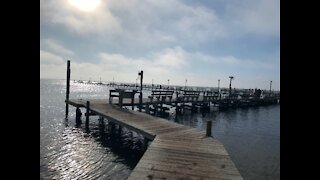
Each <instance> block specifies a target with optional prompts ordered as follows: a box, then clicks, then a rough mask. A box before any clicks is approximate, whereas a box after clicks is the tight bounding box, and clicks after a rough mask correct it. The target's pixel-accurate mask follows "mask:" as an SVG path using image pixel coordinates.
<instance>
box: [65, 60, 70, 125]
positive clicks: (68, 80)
mask: <svg viewBox="0 0 320 180" xmlns="http://www.w3.org/2000/svg"><path fill="white" fill-rule="evenodd" d="M70 72H71V70H70V60H68V62H67V91H66V100H67V101H68V100H69V92H70ZM68 114H69V104H68V103H67V102H66V117H65V118H66V119H67V118H68Z"/></svg>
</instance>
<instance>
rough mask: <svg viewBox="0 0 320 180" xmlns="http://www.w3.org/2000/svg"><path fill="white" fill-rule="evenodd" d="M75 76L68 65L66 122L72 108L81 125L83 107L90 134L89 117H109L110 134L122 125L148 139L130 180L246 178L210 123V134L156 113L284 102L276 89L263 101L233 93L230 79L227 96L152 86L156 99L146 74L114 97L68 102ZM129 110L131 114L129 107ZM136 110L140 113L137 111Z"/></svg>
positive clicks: (255, 95)
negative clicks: (276, 92) (148, 93)
mask: <svg viewBox="0 0 320 180" xmlns="http://www.w3.org/2000/svg"><path fill="white" fill-rule="evenodd" d="M70 72H71V70H70V61H68V67H67V88H66V100H65V103H66V118H67V117H68V113H69V105H72V106H74V107H76V123H77V124H79V123H81V115H82V113H81V110H80V108H84V109H85V111H86V112H85V117H86V118H85V126H86V129H87V130H89V121H90V116H100V120H103V119H104V118H106V119H107V121H108V128H110V130H111V132H113V131H114V130H115V129H116V126H118V131H119V132H121V129H122V128H123V127H124V128H126V129H128V130H130V131H134V132H136V133H138V134H140V135H142V136H143V137H144V147H145V148H146V149H147V150H146V152H145V154H144V155H143V157H142V158H141V159H140V161H139V163H138V164H137V165H136V167H135V168H134V169H133V171H132V173H131V174H130V176H129V178H128V179H243V178H242V176H241V175H240V173H239V171H238V170H237V168H236V167H235V165H234V163H233V162H232V160H231V158H230V156H229V155H228V153H227V151H226V150H225V148H224V146H223V145H222V144H221V143H220V142H219V141H218V140H217V139H215V138H214V137H212V135H211V134H212V133H211V129H212V122H211V121H207V122H206V123H207V129H206V131H199V130H196V129H194V128H190V127H186V126H184V125H181V124H177V123H174V122H171V121H168V120H166V119H162V118H160V117H156V116H152V115H160V116H162V115H163V114H166V111H167V110H168V109H169V108H168V106H171V107H175V110H176V114H179V113H181V112H184V111H185V110H191V112H197V111H198V109H200V110H202V111H207V110H210V106H211V105H216V106H218V107H219V108H220V109H221V108H222V109H223V108H229V107H243V106H256V105H262V104H274V103H279V102H280V94H275V93H271V90H270V93H269V94H267V95H266V96H264V97H263V98H261V92H260V93H257V91H255V92H254V93H252V92H251V91H249V92H248V93H247V92H245V93H243V92H241V93H236V92H235V91H232V89H231V79H230V88H229V91H228V93H225V92H223V91H220V89H218V92H215V91H208V90H204V89H202V90H199V89H198V90H193V89H187V88H186V87H185V88H184V89H182V88H174V89H170V88H169V87H168V88H167V89H162V88H161V87H160V88H159V89H157V88H154V87H153V86H152V87H151V89H150V90H151V95H149V96H147V97H144V96H143V90H145V89H147V88H146V86H144V85H143V84H142V82H143V71H141V72H139V76H140V78H141V79H140V86H135V88H130V87H125V88H120V87H119V86H118V87H116V88H114V89H111V90H109V99H98V100H96V99H95V100H93V99H91V100H90V99H69V92H70ZM97 85H103V83H101V82H100V83H98V84H97ZM113 85H114V84H113ZM144 87H145V89H144ZM270 89H271V86H270ZM106 93H107V92H106ZM136 94H138V95H139V96H138V98H136ZM226 94H227V95H226ZM125 106H127V107H131V108H129V109H132V110H129V109H124V108H123V107H125ZM135 107H137V108H138V109H139V111H140V112H138V111H134V109H135ZM143 112H145V113H143Z"/></svg>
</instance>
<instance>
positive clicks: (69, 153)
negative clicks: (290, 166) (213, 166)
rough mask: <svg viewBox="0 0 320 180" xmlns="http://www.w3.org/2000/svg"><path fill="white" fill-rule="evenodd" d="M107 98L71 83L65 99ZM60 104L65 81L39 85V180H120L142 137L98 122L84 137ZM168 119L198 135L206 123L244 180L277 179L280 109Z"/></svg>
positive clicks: (103, 89)
mask: <svg viewBox="0 0 320 180" xmlns="http://www.w3.org/2000/svg"><path fill="white" fill-rule="evenodd" d="M108 93H109V88H108V87H107V86H97V85H86V84H78V83H73V82H71V87H70V98H91V99H101V98H104V99H107V98H108ZM64 99H65V80H45V79H41V80H40V177H41V178H42V179H126V178H127V177H128V176H129V175H130V173H131V171H132V169H133V168H134V167H135V165H136V164H137V163H138V161H139V159H140V158H141V157H142V155H143V153H144V150H143V148H142V137H141V136H140V135H138V134H136V133H132V132H130V131H126V130H125V129H123V131H124V132H123V133H122V134H121V135H111V134H110V133H109V131H108V128H107V121H106V120H105V121H104V123H101V122H99V120H98V117H90V132H89V133H86V132H85V129H84V124H82V125H81V126H80V127H76V125H75V108H73V107H70V110H69V111H70V112H69V118H68V121H65V119H64V115H65V104H64ZM172 110H173V109H172ZM83 113H84V112H83ZM174 116H175V115H174V113H172V114H170V116H169V118H168V119H169V120H170V121H176V122H178V123H181V124H184V125H186V126H190V127H194V128H197V129H201V130H205V126H206V124H205V122H206V120H208V119H211V120H212V121H213V136H214V137H215V138H217V139H218V140H219V141H220V142H221V143H222V144H224V146H225V148H226V149H227V151H228V152H229V154H230V156H231V159H232V160H233V162H234V163H235V165H236V166H237V168H238V169H239V171H240V173H241V175H242V176H243V177H244V179H272V180H273V179H280V105H270V106H263V107H252V108H239V109H230V110H226V111H216V110H214V109H213V110H212V111H211V112H210V113H207V114H205V115H204V114H201V113H197V114H191V113H185V114H184V115H183V116H178V117H177V119H175V118H174ZM82 121H83V122H84V117H82Z"/></svg>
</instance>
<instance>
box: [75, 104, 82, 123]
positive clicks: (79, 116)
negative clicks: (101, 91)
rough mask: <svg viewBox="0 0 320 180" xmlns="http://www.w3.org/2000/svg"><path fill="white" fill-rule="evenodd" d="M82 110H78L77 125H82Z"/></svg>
mask: <svg viewBox="0 0 320 180" xmlns="http://www.w3.org/2000/svg"><path fill="white" fill-rule="evenodd" d="M81 115H82V113H81V110H80V108H79V107H77V109H76V124H81Z"/></svg>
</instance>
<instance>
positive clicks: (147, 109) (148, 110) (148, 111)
mask: <svg viewBox="0 0 320 180" xmlns="http://www.w3.org/2000/svg"><path fill="white" fill-rule="evenodd" d="M146 113H147V114H150V109H149V103H146Z"/></svg>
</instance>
